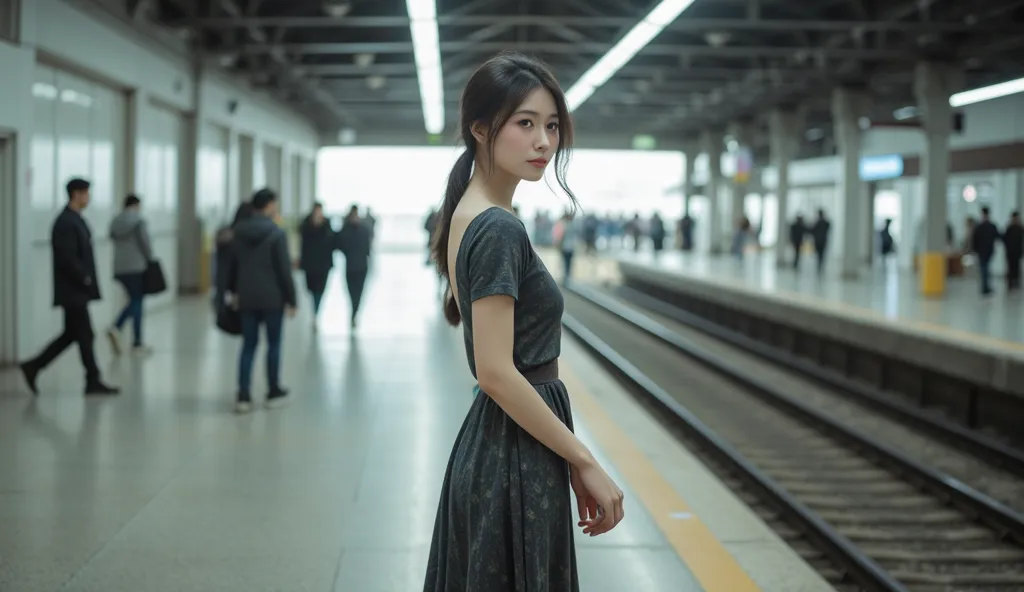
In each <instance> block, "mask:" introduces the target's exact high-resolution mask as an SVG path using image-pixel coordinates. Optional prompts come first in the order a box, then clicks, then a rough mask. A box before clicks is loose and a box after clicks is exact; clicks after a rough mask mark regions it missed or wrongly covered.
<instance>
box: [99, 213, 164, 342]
mask: <svg viewBox="0 0 1024 592" xmlns="http://www.w3.org/2000/svg"><path fill="white" fill-rule="evenodd" d="M140 207H141V202H140V200H139V198H138V197H136V196H134V195H129V196H128V197H126V198H124V210H122V211H121V213H120V214H118V215H117V216H116V217H114V219H113V220H112V221H111V222H110V239H111V240H112V241H113V243H114V279H116V280H117V281H119V282H121V285H122V286H124V289H125V292H127V293H128V304H127V305H126V306H125V307H124V310H122V311H121V314H120V315H118V317H117V320H116V321H115V322H114V325H113V326H112V327H111V328H110V329H107V337H109V338H110V344H111V346H113V348H114V353H118V354H120V353H121V341H120V331H121V327H123V326H124V324H125V323H126V322H127V321H128V319H129V318H131V319H132V329H133V332H134V334H135V335H134V336H135V341H134V343H133V349H134V351H135V353H148V352H149V348H147V347H146V346H145V345H143V341H142V299H143V298H144V297H145V291H144V290H143V281H142V278H143V274H144V273H145V272H146V267H148V266H149V262H150V261H152V260H153V251H152V247H151V246H150V244H151V243H150V240H149V232H148V231H147V229H146V221H145V220H144V219H143V218H142V214H141V213H140V212H139V209H140Z"/></svg>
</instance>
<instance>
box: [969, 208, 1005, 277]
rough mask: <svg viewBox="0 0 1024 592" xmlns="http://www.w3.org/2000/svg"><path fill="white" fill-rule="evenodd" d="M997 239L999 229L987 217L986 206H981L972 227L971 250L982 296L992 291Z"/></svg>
mask: <svg viewBox="0 0 1024 592" xmlns="http://www.w3.org/2000/svg"><path fill="white" fill-rule="evenodd" d="M998 240H999V229H998V228H996V225H995V224H993V223H992V220H990V219H989V211H988V206H986V207H983V208H981V222H979V223H978V224H977V225H976V226H975V227H974V232H973V234H972V235H971V250H972V251H974V254H975V255H977V256H978V271H979V272H980V275H981V295H982V296H988V295H989V294H991V293H992V285H991V279H992V276H991V265H992V255H994V254H995V251H996V241H998Z"/></svg>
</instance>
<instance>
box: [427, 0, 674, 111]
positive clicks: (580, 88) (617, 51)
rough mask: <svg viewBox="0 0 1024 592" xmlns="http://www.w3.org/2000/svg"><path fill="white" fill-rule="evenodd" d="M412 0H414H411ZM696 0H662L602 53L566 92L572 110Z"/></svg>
mask: <svg viewBox="0 0 1024 592" xmlns="http://www.w3.org/2000/svg"><path fill="white" fill-rule="evenodd" d="M410 1H411V0H410ZM691 4H693V0H661V2H660V3H658V5H657V6H655V7H654V9H653V10H651V12H649V13H648V14H647V16H646V17H644V18H643V20H641V21H640V22H639V23H637V24H636V26H634V27H633V28H632V29H630V31H629V32H628V33H626V35H625V37H623V38H622V39H621V40H620V41H619V42H618V43H616V44H615V46H614V47H612V48H611V49H609V50H608V53H606V54H604V55H603V56H601V58H600V59H599V60H597V62H595V63H594V65H593V66H591V67H590V69H589V70H587V71H586V72H584V73H583V76H580V79H579V80H577V81H576V84H574V85H572V87H570V88H569V90H568V91H566V93H565V98H566V102H567V103H568V104H569V110H570V111H575V110H576V108H577V107H579V106H580V105H582V104H583V103H584V102H585V101H586V100H587V99H589V98H590V95H592V94H594V91H595V90H597V89H598V88H599V87H600V86H601V85H602V84H604V83H605V82H607V81H608V79H609V78H611V77H612V76H614V75H615V73H616V72H618V71H619V69H620V68H622V67H623V66H625V65H626V63H627V62H629V60H631V59H633V56H635V55H636V54H637V52H639V51H640V50H641V49H643V48H644V47H646V46H647V44H648V43H650V42H651V40H652V39H654V38H655V37H656V36H657V35H658V33H661V31H662V29H664V28H665V27H666V26H668V25H669V24H671V23H672V21H674V20H676V18H677V17H678V16H679V15H680V14H682V12H683V11H684V10H686V9H687V8H688V7H689V6H690V5H691Z"/></svg>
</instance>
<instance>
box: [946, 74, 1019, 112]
mask: <svg viewBox="0 0 1024 592" xmlns="http://www.w3.org/2000/svg"><path fill="white" fill-rule="evenodd" d="M1021 92H1024V78H1018V79H1017V80H1010V81H1009V82H1001V83H999V84H993V85H992V86H983V87H981V88H976V89H974V90H965V91H964V92H959V93H956V94H955V95H953V96H951V97H949V104H950V106H951V107H963V106H964V105H973V104H974V103H980V102H982V101H988V100H991V99H998V98H1000V97H1005V96H1007V95H1012V94H1017V93H1021Z"/></svg>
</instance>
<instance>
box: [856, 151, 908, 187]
mask: <svg viewBox="0 0 1024 592" xmlns="http://www.w3.org/2000/svg"><path fill="white" fill-rule="evenodd" d="M902 175H903V157H902V156H900V155H899V154H885V155H882V156H862V157H861V159H860V178H861V180H862V181H881V180H883V179H895V178H896V177H900V176H902Z"/></svg>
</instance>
